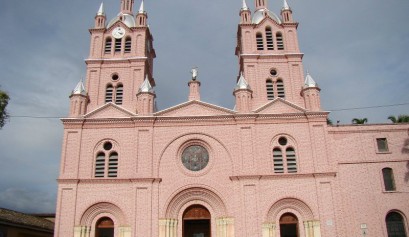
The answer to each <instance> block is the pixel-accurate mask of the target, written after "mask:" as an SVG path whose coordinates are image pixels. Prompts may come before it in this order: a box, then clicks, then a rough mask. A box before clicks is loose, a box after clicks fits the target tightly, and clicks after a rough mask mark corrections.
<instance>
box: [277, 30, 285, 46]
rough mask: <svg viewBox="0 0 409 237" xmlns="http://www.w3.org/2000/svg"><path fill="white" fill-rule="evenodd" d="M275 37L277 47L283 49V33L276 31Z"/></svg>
mask: <svg viewBox="0 0 409 237" xmlns="http://www.w3.org/2000/svg"><path fill="white" fill-rule="evenodd" d="M276 39H277V49H278V50H283V49H284V42H283V34H281V33H277V34H276Z"/></svg>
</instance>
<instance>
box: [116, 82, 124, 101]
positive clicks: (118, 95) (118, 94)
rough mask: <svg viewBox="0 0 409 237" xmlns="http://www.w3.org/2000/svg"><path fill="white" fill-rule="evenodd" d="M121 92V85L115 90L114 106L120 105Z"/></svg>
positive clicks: (122, 88) (122, 89)
mask: <svg viewBox="0 0 409 237" xmlns="http://www.w3.org/2000/svg"><path fill="white" fill-rule="evenodd" d="M123 91H124V87H123V86H122V85H118V87H117V88H116V96H115V104H117V105H121V104H122V100H123Z"/></svg>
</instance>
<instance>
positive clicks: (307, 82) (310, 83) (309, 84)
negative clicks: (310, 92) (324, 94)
mask: <svg viewBox="0 0 409 237" xmlns="http://www.w3.org/2000/svg"><path fill="white" fill-rule="evenodd" d="M304 87H305V88H308V87H318V84H317V83H316V82H315V81H314V79H313V78H312V76H311V75H310V73H309V72H308V71H307V76H306V77H305V82H304Z"/></svg>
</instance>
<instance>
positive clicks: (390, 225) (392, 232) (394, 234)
mask: <svg viewBox="0 0 409 237" xmlns="http://www.w3.org/2000/svg"><path fill="white" fill-rule="evenodd" d="M385 222H386V229H387V231H388V237H407V235H406V230H405V224H404V221H403V217H402V215H401V214H399V213H398V212H390V213H388V215H386V218H385Z"/></svg>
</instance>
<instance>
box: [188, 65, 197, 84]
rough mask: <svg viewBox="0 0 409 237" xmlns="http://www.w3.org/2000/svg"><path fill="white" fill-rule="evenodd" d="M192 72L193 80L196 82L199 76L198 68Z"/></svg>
mask: <svg viewBox="0 0 409 237" xmlns="http://www.w3.org/2000/svg"><path fill="white" fill-rule="evenodd" d="M190 72H191V73H192V80H193V81H195V80H196V79H197V75H198V71H197V67H194V68H192V70H190Z"/></svg>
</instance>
